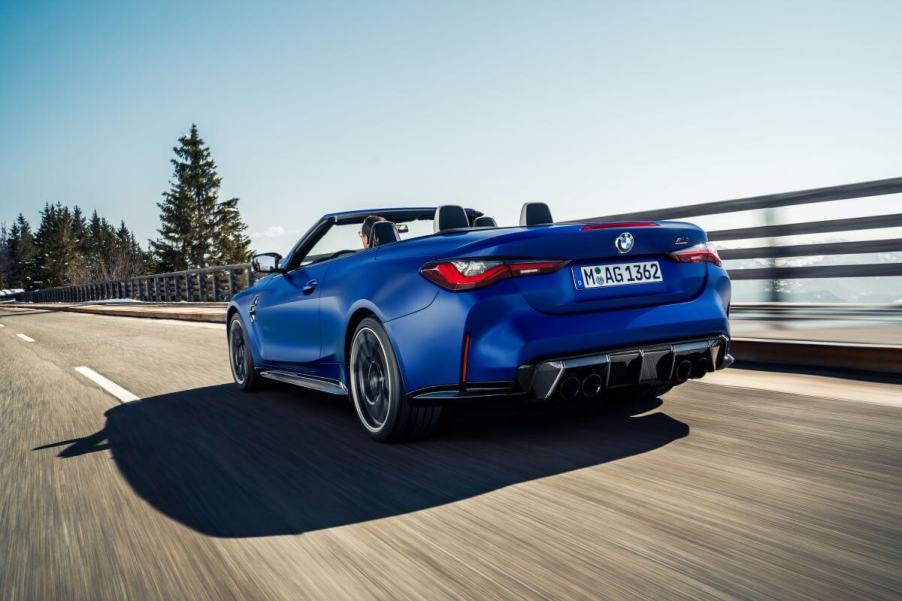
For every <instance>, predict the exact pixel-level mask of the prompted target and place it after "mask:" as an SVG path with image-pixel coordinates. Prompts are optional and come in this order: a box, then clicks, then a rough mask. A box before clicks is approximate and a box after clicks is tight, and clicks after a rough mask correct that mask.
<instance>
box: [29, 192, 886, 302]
mask: <svg viewBox="0 0 902 601" xmlns="http://www.w3.org/2000/svg"><path fill="white" fill-rule="evenodd" d="M899 193H902V177H896V178H890V179H883V180H876V181H870V182H860V183H855V184H846V185H841V186H829V187H825V188H814V189H811V190H800V191H796V192H785V193H782V194H768V195H764V196H753V197H749V198H738V199H734V200H722V201H717V202H709V203H701V204H692V205H683V206H679V207H671V208H666V209H655V210H649V211H638V212H634V213H621V214H618V215H605V216H601V217H595V218H592V219H589V220H580V221H582V222H585V221H601V222H604V221H608V222H610V221H636V220H659V219H686V218H692V217H700V216H707V215H721V214H728V213H736V212H740V211H752V210H764V211H765V213H764V225H758V226H751V227H740V228H734V229H723V230H714V231H710V232H708V239H709V240H710V241H711V242H723V241H733V240H751V239H767V240H768V243H767V244H766V245H765V246H756V247H752V248H724V249H721V250H719V253H720V256H721V258H722V259H723V260H725V261H732V260H743V259H765V260H767V263H766V266H763V267H747V268H739V269H732V268H729V273H730V277H731V278H732V279H733V280H770V281H771V286H770V289H771V290H770V300H771V301H774V302H779V301H780V300H781V299H780V292H779V287H778V286H777V282H778V281H780V280H793V279H807V278H861V277H876V276H902V262H899V261H892V262H882V263H864V264H845V265H804V266H778V265H777V260H778V259H784V258H790V257H812V256H822V255H858V254H867V253H881V252H887V253H892V252H900V251H902V238H894V239H881V240H863V241H848V242H846V241H843V242H825V243H814V244H789V245H787V244H781V243H778V242H777V241H776V240H775V239H776V238H779V237H782V236H798V235H803V234H826V233H841V232H852V231H859V230H871V229H883V228H892V227H902V213H893V214H888V215H868V216H864V217H852V218H847V219H833V220H827V221H811V222H804V223H787V224H778V223H776V222H777V211H778V210H779V209H781V208H783V207H789V206H795V205H808V204H816V203H822V202H829V201H834V200H844V199H855V198H867V197H872V196H882V195H886V194H899ZM253 282H254V273H253V270H252V269H251V268H250V264H249V263H241V264H237V265H224V266H221V267H206V268H203V269H189V270H186V271H178V272H173V273H161V274H154V275H144V276H138V277H133V278H125V279H119V280H109V281H104V282H94V283H90V284H80V285H74V286H64V287H60V288H49V289H43V290H34V291H29V292H21V293H19V294H17V295H16V300H17V301H20V302H63V303H73V302H88V301H95V300H108V299H135V300H141V301H152V302H178V301H185V302H219V301H224V300H228V298H229V297H230V296H231V295H232V294H234V293H235V292H238V291H239V290H242V289H244V288H246V287H248V286H250V285H251V284H253ZM900 296H902V292H900Z"/></svg>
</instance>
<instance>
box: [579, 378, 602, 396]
mask: <svg viewBox="0 0 902 601" xmlns="http://www.w3.org/2000/svg"><path fill="white" fill-rule="evenodd" d="M582 391H583V394H584V395H585V396H595V395H596V394H598V393H599V392H601V376H599V375H598V374H592V375H589V376H586V377H585V378H584V379H583V385H582Z"/></svg>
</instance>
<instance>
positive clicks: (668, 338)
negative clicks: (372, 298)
mask: <svg viewBox="0 0 902 601" xmlns="http://www.w3.org/2000/svg"><path fill="white" fill-rule="evenodd" d="M729 303H730V283H729V279H728V278H727V277H726V273H725V272H724V271H723V270H722V269H719V268H716V269H709V272H708V279H707V282H706V285H705V287H704V288H703V289H702V291H701V292H700V294H699V295H698V296H696V297H694V298H692V299H689V300H686V301H683V302H678V303H670V304H662V305H652V306H644V307H633V308H619V309H611V310H607V311H592V312H585V313H576V314H559V315H553V314H547V313H541V312H539V311H536V310H535V309H534V308H533V307H531V306H530V305H529V304H528V303H526V302H525V301H524V299H523V296H522V294H520V292H519V291H518V290H517V289H516V287H515V286H514V285H513V284H512V282H510V281H502V282H499V283H498V284H496V285H494V286H491V287H489V288H487V289H484V290H478V291H472V292H467V293H452V292H445V291H442V292H440V293H439V294H438V295H437V297H436V299H435V301H434V302H433V303H432V304H431V305H430V306H429V307H427V308H425V309H423V310H421V311H417V312H416V313H413V314H410V315H407V316H404V317H401V318H398V319H394V320H390V321H387V322H386V323H385V327H386V329H387V330H388V333H389V336H390V338H391V340H392V343H393V345H394V346H395V351H396V355H397V357H398V361H399V363H400V364H401V365H400V366H401V372H402V377H403V379H404V385H405V388H406V389H407V390H408V391H411V392H412V393H413V394H412V396H419V395H421V394H428V393H436V392H443V391H453V390H459V391H460V390H463V391H466V390H467V389H468V388H479V389H480V395H482V396H485V395H488V396H497V394H498V393H497V392H496V388H501V387H504V386H506V388H507V390H508V392H519V393H523V392H524V390H523V388H524V387H523V384H522V382H521V379H522V377H523V373H524V371H523V368H524V366H527V367H528V366H533V367H535V366H538V365H539V364H541V363H543V362H548V361H553V360H555V359H559V358H568V359H569V358H572V359H576V358H580V357H584V356H594V355H598V354H611V353H613V352H614V351H613V350H608V349H635V350H638V349H646V348H650V349H652V350H654V349H658V348H659V347H663V346H669V345H672V344H676V343H682V342H685V341H698V340H712V339H715V338H718V337H721V336H722V337H725V338H728V337H729V321H728V317H727V308H728V306H729ZM467 337H469V340H470V346H469V351H468V353H467V369H466V370H464V369H463V361H464V352H463V350H464V341H465V340H466V339H467ZM619 352H620V351H618V353H619ZM624 352H625V351H624ZM619 358H620V355H619V354H618V357H615V361H614V362H612V363H611V364H612V365H614V366H615V367H614V369H613V371H612V375H614V376H615V377H614V379H613V380H609V381H612V382H616V381H617V378H616V372H617V370H618V369H619V367H617V365H619V363H620V361H619ZM609 361H610V358H609ZM631 365H632V364H631ZM631 369H635V368H631ZM662 369H663V368H662ZM464 371H466V376H467V377H466V381H463V374H464ZM485 388H489V389H490V390H489V391H485V390H482V389H485ZM433 396H435V395H433ZM458 396H461V395H458ZM465 396H466V397H473V396H474V395H473V394H470V393H467V394H466V395H465Z"/></svg>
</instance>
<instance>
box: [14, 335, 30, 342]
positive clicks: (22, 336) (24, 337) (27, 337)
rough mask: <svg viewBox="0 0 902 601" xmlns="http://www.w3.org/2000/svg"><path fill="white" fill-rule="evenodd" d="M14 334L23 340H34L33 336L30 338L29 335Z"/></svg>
mask: <svg viewBox="0 0 902 601" xmlns="http://www.w3.org/2000/svg"><path fill="white" fill-rule="evenodd" d="M16 336H18V337H19V338H21V339H22V340H24V341H25V342H34V338H32V337H31V336H26V335H25V334H16Z"/></svg>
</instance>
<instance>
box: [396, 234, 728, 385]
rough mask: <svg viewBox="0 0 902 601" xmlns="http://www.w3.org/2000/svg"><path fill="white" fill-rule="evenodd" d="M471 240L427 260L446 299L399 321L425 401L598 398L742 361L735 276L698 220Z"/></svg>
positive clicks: (408, 366) (408, 367) (410, 374)
mask: <svg viewBox="0 0 902 601" xmlns="http://www.w3.org/2000/svg"><path fill="white" fill-rule="evenodd" d="M462 242H463V243H462V244H461V245H460V246H458V247H457V248H455V249H454V250H453V252H450V251H449V253H448V254H449V256H446V257H439V258H437V259H436V260H434V261H430V262H428V263H426V264H425V265H423V267H422V269H421V274H422V275H423V277H424V278H425V279H427V280H428V281H429V282H431V283H432V284H433V285H434V286H436V287H437V288H438V289H439V292H438V294H437V295H436V298H435V300H434V301H433V303H432V304H431V305H430V306H429V307H427V308H426V309H424V310H422V311H419V312H417V313H415V314H412V315H409V316H406V317H404V318H401V319H398V320H393V321H392V322H390V324H389V326H390V328H391V329H393V330H395V335H393V339H394V340H395V341H397V342H396V344H398V346H399V349H398V350H399V355H400V356H401V358H402V359H401V360H402V364H403V365H402V368H403V370H404V374H405V383H406V386H407V390H408V391H409V392H410V394H411V395H412V397H413V398H415V399H418V400H420V401H422V402H439V401H444V400H449V399H459V398H462V397H471V396H494V395H510V394H517V395H524V396H533V397H538V398H551V397H555V396H562V397H566V398H572V397H576V396H580V395H585V396H595V395H598V394H604V393H605V391H608V390H616V389H625V388H628V387H639V386H644V387H654V386H658V387H666V386H670V385H675V384H679V383H681V382H683V381H685V380H686V379H687V378H690V377H702V376H704V375H705V374H706V373H708V372H710V371H713V370H716V369H721V368H723V367H725V366H727V365H728V364H729V363H730V362H731V358H730V357H729V325H728V314H729V304H730V282H729V278H728V277H727V274H726V271H725V270H724V269H723V267H722V266H721V264H720V259H719V258H718V257H717V254H716V252H714V251H713V250H712V249H710V248H709V247H708V245H707V240H706V236H705V233H704V232H703V231H702V230H701V229H700V228H698V227H696V226H694V225H692V224H688V223H680V222H633V223H616V224H609V223H605V224H572V225H569V224H567V225H552V226H542V227H524V228H509V229H500V230H497V231H496V233H495V234H494V235H486V236H482V237H479V238H477V239H475V240H472V241H470V240H468V239H466V238H464V239H462ZM424 348H425V349H430V352H428V353H424V352H422V350H420V349H424Z"/></svg>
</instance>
